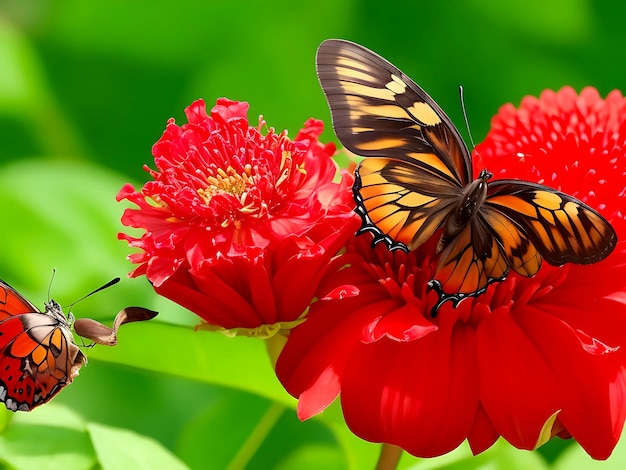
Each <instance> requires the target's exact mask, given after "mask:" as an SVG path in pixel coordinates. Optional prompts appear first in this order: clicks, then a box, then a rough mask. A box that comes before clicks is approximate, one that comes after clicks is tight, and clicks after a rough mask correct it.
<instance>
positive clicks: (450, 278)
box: [317, 39, 617, 315]
mask: <svg viewBox="0 0 626 470" xmlns="http://www.w3.org/2000/svg"><path fill="white" fill-rule="evenodd" d="M317 75H318V77H319V81H320V83H321V85H322V89H323V90H324V94H325V95H326V99H327V100H328V104H329V106H330V109H331V113H332V118H333V127H334V129H335V133H336V134H337V137H338V138H339V140H340V141H341V143H342V144H343V145H344V146H345V147H346V148H347V149H348V150H350V151H351V152H353V153H355V154H357V155H360V156H363V157H368V158H365V159H364V160H363V161H362V162H361V163H360V164H359V166H358V167H357V169H356V171H355V183H354V187H353V191H354V197H355V200H356V204H357V209H356V211H357V213H358V214H360V216H361V218H362V219H363V224H362V227H361V229H360V230H359V233H363V232H371V233H373V235H374V242H373V243H374V244H376V243H379V242H381V241H382V242H384V243H386V244H387V246H388V247H389V248H390V249H391V250H394V249H402V250H404V251H408V250H414V249H416V248H417V247H419V246H420V245H422V244H423V243H424V242H425V241H426V240H428V239H429V238H431V237H432V236H433V235H434V234H435V232H437V231H438V230H442V232H441V237H440V238H439V242H438V245H437V253H439V255H440V257H439V262H438V266H437V268H436V274H435V276H434V279H433V280H432V281H430V283H429V285H430V287H432V288H433V289H435V290H436V292H437V293H438V295H439V300H438V302H437V304H436V305H435V307H434V308H433V315H435V314H436V313H437V310H438V309H439V307H441V305H442V304H443V303H444V302H445V301H447V300H451V301H452V302H453V305H454V306H456V305H457V304H458V303H459V302H460V301H461V300H463V299H464V298H467V297H470V296H478V295H480V294H482V293H483V292H485V290H486V289H487V286H488V285H489V284H490V283H492V282H498V281H502V280H504V279H505V278H506V276H507V274H508V272H509V270H510V269H513V271H515V272H516V273H518V274H521V275H522V276H533V275H534V274H536V273H537V271H539V268H540V267H541V260H542V258H543V259H545V260H546V261H547V262H548V263H550V264H553V265H555V266H560V265H563V264H565V263H568V262H571V263H578V264H591V263H595V262H597V261H600V260H602V259H604V258H606V257H607V256H608V255H609V254H610V253H611V251H612V250H613V248H614V247H615V244H616V242H617V236H616V234H615V231H614V230H613V228H612V227H611V225H610V224H609V223H608V222H607V221H606V220H605V219H604V218H603V217H602V216H601V215H600V214H599V213H598V212H596V211H595V210H594V209H592V208H591V207H589V206H587V205H586V204H584V203H583V202H581V201H579V200H578V199H576V198H574V197H572V196H568V195H567V194H564V193H562V192H559V191H556V190H554V189H552V188H549V187H547V186H543V185H541V184H536V183H530V182H527V181H518V180H513V179H507V180H496V181H490V178H491V177H492V174H491V173H489V172H488V171H486V170H482V172H481V173H480V175H479V176H478V178H476V179H475V180H473V178H472V170H473V168H472V158H471V155H470V152H469V151H468V149H467V147H466V146H465V144H464V142H463V140H462V139H461V136H460V134H459V132H458V130H457V129H456V128H455V127H454V125H453V124H452V122H451V121H450V119H449V118H448V116H446V114H445V113H444V112H443V110H442V109H441V108H440V107H439V106H438V105H437V103H435V101H433V99H432V98H431V97H430V96H428V94H426V92H425V91H424V90H422V89H421V88H420V87H419V86H418V85H417V84H416V83H415V82H414V81H413V80H411V79H410V78H409V77H408V76H406V75H405V74H404V73H402V72H401V71H400V70H399V69H398V68H396V67H394V66H393V65H392V64H390V63H389V62H388V61H386V60H385V59H383V58H382V57H380V56H379V55H377V54H375V53H374V52H372V51H370V50H368V49H366V48H364V47H362V46H359V45H358V44H354V43H351V42H347V41H341V40H334V39H333V40H327V41H324V42H323V43H322V44H321V45H320V47H319V49H318V51H317Z"/></svg>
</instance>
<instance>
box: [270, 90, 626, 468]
mask: <svg viewBox="0 0 626 470" xmlns="http://www.w3.org/2000/svg"><path fill="white" fill-rule="evenodd" d="M475 153H476V154H477V155H480V157H481V159H482V164H484V165H485V166H487V167H488V169H489V170H490V171H492V172H493V173H494V174H495V175H496V176H495V178H498V177H502V176H503V175H504V173H505V170H504V169H506V177H508V178H519V179H524V180H529V181H543V182H544V183H545V184H548V185H551V186H553V187H555V188H558V189H561V190H562V191H564V192H567V193H569V194H573V195H575V196H577V197H578V198H580V199H582V200H583V201H585V202H587V203H588V204H590V205H591V206H593V207H596V208H598V209H599V210H600V211H601V212H602V213H603V215H604V216H605V217H606V218H607V219H608V220H609V221H610V222H611V223H612V224H613V225H614V227H615V229H616V230H617V232H618V237H619V238H620V239H622V240H623V239H625V238H626V226H625V225H624V218H623V214H622V212H621V210H622V209H621V208H622V207H623V206H624V203H625V202H626V201H625V199H624V198H625V190H624V188H625V187H626V100H625V99H624V98H623V97H622V96H621V94H619V93H618V92H613V93H611V94H610V95H609V96H608V97H607V99H606V100H602V99H601V98H600V97H599V96H598V93H597V92H596V91H595V90H593V89H585V90H583V92H582V93H581V94H580V95H577V94H576V93H575V92H574V91H573V90H572V89H571V88H564V89H563V90H561V91H559V92H558V93H554V92H545V93H543V94H542V96H541V97H540V98H539V99H538V100H537V99H535V98H526V99H524V101H523V102H522V105H521V107H520V109H515V108H514V107H513V106H511V105H506V106H504V107H503V108H502V109H501V110H500V113H499V114H498V116H496V117H495V119H494V121H493V130H492V131H491V132H490V133H489V135H488V136H487V138H486V140H485V142H483V143H482V144H481V145H480V146H479V147H478V148H477V149H476V152H475ZM475 159H476V160H477V159H478V158H475ZM477 163H478V162H477ZM476 167H477V168H475V170H476V172H478V171H479V170H480V164H477V165H476ZM500 169H502V170H500ZM370 240H371V238H370V237H369V236H367V237H365V236H364V237H358V238H356V239H354V240H352V241H351V242H350V243H349V244H348V248H347V251H346V253H345V254H343V255H341V256H339V257H337V258H336V259H335V260H334V261H333V265H332V269H330V270H329V271H328V273H327V275H326V276H325V278H324V281H323V282H322V283H321V284H320V287H319V290H318V296H319V297H320V299H321V300H320V301H318V302H316V303H314V304H313V305H312V306H311V309H310V311H309V315H308V317H307V320H306V321H305V322H304V323H302V324H301V325H299V326H298V327H297V328H295V329H294V330H293V331H292V332H291V335H290V337H289V340H288V341H287V344H286V346H285V348H284V349H283V351H282V353H281V356H280V357H279V360H278V363H277V366H276V372H277V374H278V377H279V378H280V380H281V382H282V383H283V384H284V386H285V387H286V389H287V390H288V391H289V392H290V393H291V394H292V395H294V396H296V397H298V398H299V404H298V415H299V416H300V418H302V419H306V418H309V417H310V416H312V415H314V414H316V413H319V412H320V411H322V410H323V409H324V408H325V407H326V406H328V404H330V403H331V402H332V401H333V400H334V399H335V397H336V396H337V395H338V394H341V405H342V408H343V412H344V416H345V419H346V422H347V424H348V426H349V427H350V428H351V429H352V431H353V432H354V433H355V434H357V435H358V436H360V437H362V438H364V439H367V440H370V441H374V442H386V443H390V444H396V445H398V446H400V447H402V448H404V449H405V450H407V451H408V452H410V453H412V454H414V455H417V456H423V457H428V456H436V455H440V454H443V453H446V452H448V451H451V450H452V449H454V448H455V447H457V446H458V445H459V444H460V443H461V442H462V441H463V440H465V439H467V440H468V441H469V444H470V446H471V448H472V450H473V451H474V452H475V453H479V452H482V451H484V450H485V449H487V448H489V447H490V446H491V445H492V444H493V443H494V442H495V440H496V439H497V438H498V436H502V437H504V438H505V439H506V440H507V441H509V442H510V443H511V444H513V445H514V446H516V447H518V448H521V449H534V448H536V447H537V446H538V445H541V444H542V443H544V442H545V441H546V440H547V439H549V438H550V437H553V436H555V435H558V436H560V437H574V438H575V439H576V440H577V441H578V442H579V443H580V444H581V446H582V447H583V448H584V449H585V450H586V451H587V452H588V453H589V454H590V455H591V456H592V457H594V458H597V459H605V458H607V457H608V456H609V455H610V453H611V451H612V450H613V448H614V446H615V445H616V443H617V441H618V439H619V436H620V433H621V431H622V428H623V425H624V419H625V418H626V348H625V347H624V346H625V345H626V243H625V242H624V241H621V242H619V244H618V246H617V248H616V249H615V251H614V252H613V253H612V254H611V255H610V256H609V257H608V258H607V259H606V260H604V261H602V262H600V263H597V264H593V265H588V266H580V265H571V264H570V265H566V266H564V267H561V268H557V267H553V266H549V265H547V264H545V263H544V266H543V267H542V269H541V270H540V272H539V273H538V274H537V275H536V276H535V277H533V278H524V277H521V276H519V275H516V274H515V273H513V272H512V273H510V274H509V276H508V278H507V279H506V280H505V281H504V282H500V283H496V284H493V285H491V286H490V287H489V288H488V290H487V292H486V293H485V294H483V295H481V296H479V297H477V298H473V299H468V300H466V301H464V302H462V303H461V304H460V305H459V306H458V307H457V308H456V309H453V308H452V307H451V305H450V303H446V304H444V306H443V307H442V308H441V309H440V310H439V313H438V315H437V316H436V317H435V318H431V315H430V309H431V307H432V305H433V304H434V303H435V301H436V295H435V294H434V293H433V292H429V291H428V289H427V287H426V282H427V281H428V280H430V279H432V277H433V274H434V268H435V266H436V262H435V260H434V259H433V256H434V252H435V247H434V245H433V241H434V240H431V242H429V244H426V245H424V246H422V247H420V248H419V249H418V250H416V251H415V252H411V253H409V254H404V253H401V252H400V253H399V252H393V253H390V252H389V251H388V250H387V249H386V247H384V246H381V245H382V244H380V245H379V246H377V247H376V248H375V249H373V250H372V249H371V248H369V242H370Z"/></svg>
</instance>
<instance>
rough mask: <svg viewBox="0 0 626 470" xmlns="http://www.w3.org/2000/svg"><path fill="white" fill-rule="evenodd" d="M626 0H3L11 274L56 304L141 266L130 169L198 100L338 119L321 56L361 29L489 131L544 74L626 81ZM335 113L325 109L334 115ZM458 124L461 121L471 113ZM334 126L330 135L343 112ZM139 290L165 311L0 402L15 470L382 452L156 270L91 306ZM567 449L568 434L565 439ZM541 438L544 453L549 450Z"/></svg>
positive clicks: (1, 457)
mask: <svg viewBox="0 0 626 470" xmlns="http://www.w3.org/2000/svg"><path fill="white" fill-rule="evenodd" d="M625 8H626V7H624V5H622V4H621V3H618V2H605V3H600V2H585V1H583V0H577V1H574V2H571V1H565V0H560V1H557V2H540V1H539V0H533V1H530V2H528V1H526V2H521V1H511V2H505V3H494V2H488V1H481V0H475V1H471V2H423V1H417V2H399V3H395V4H388V3H385V2H374V1H366V0H363V1H352V2H332V1H329V0H326V1H322V2H316V3H315V4H310V3H294V2H288V1H286V0H283V1H279V2H274V3H270V4H268V3H266V2H243V3H241V2H240V3H232V4H231V3H228V2H201V1H192V0H182V1H179V2H178V3H177V4H176V5H175V6H172V5H171V4H169V3H159V2H150V1H147V0H139V1H134V2H109V1H92V2H83V1H79V0H62V1H58V2H41V1H37V0H27V1H24V0H8V1H5V2H3V3H2V5H0V70H1V72H0V143H1V144H0V181H1V182H2V184H1V185H0V205H1V207H2V227H3V228H2V230H0V246H1V247H2V248H3V249H2V256H0V278H2V279H4V280H6V281H7V282H9V283H10V284H12V285H13V286H14V287H16V288H17V289H18V290H20V291H21V292H22V293H24V294H25V295H26V296H27V297H28V298H29V299H31V300H32V301H33V302H34V303H35V304H37V305H40V306H42V305H43V302H44V301H45V300H46V299H47V290H48V285H49V283H50V278H51V275H52V268H56V270H57V275H56V278H55V280H54V283H53V284H52V288H51V294H52V296H53V297H54V298H55V299H56V300H58V301H59V302H61V303H62V304H68V303H70V302H72V301H74V300H76V299H77V298H79V297H81V296H82V295H84V294H85V293H87V292H89V291H90V290H92V289H93V288H95V287H97V286H99V285H101V284H102V283H104V282H106V281H107V280H109V279H110V278H112V277H115V276H121V277H123V278H124V277H125V274H126V273H127V272H129V271H131V270H132V266H131V264H130V263H129V262H128V261H126V259H125V257H126V256H127V254H128V253H129V248H128V247H127V246H126V244H125V243H123V242H121V241H118V240H117V238H116V234H117V232H119V231H121V230H122V226H121V224H120V222H119V218H120V216H121V213H122V211H123V207H122V205H120V204H117V203H116V202H115V195H116V193H117V191H118V190H119V189H120V188H121V186H122V185H123V184H124V183H125V182H127V181H129V180H130V181H136V182H137V183H136V184H137V185H138V186H139V185H141V184H142V182H143V181H145V180H146V179H147V174H146V173H145V172H144V171H143V169H142V165H143V164H144V163H146V164H148V165H152V160H151V154H150V148H151V146H152V144H153V143H154V142H155V141H156V140H157V139H158V137H159V136H160V134H161V132H162V131H163V129H164V127H165V123H166V121H167V119H168V118H169V117H171V116H175V117H176V118H177V120H179V121H182V116H183V109H184V107H185V106H187V105H188V104H190V103H191V101H192V100H194V99H196V98H198V97H203V98H205V100H206V101H207V103H208V106H209V107H210V106H211V105H212V103H213V102H214V101H215V99H216V98H218V97H220V96H227V97H229V98H232V99H238V100H246V101H249V102H250V103H251V116H254V115H258V114H261V113H262V114H263V115H264V117H265V119H266V120H267V121H268V124H269V125H270V126H274V127H276V128H277V129H278V130H282V129H284V128H288V129H289V131H290V133H291V135H292V136H294V135H295V134H296V132H297V130H298V129H299V128H300V126H301V125H302V123H303V122H304V121H305V120H306V119H307V118H308V117H310V116H315V117H318V118H322V119H324V120H325V122H327V123H330V120H329V114H328V110H327V108H326V103H325V101H324V98H323V96H322V93H321V90H320V89H319V86H318V84H317V80H316V77H315V71H314V65H313V63H314V54H315V49H316V47H317V45H318V44H319V43H320V42H321V41H322V40H323V39H326V38H330V37H340V38H346V39H351V40H354V41H357V42H360V43H362V44H364V45H366V46H368V47H370V48H372V49H374V50H376V51H378V52H379V53H381V54H383V55H384V56H385V57H387V58H389V59H390V60H391V61H393V62H394V63H396V64H397V65H398V66H400V67H401V68H402V69H403V70H405V71H406V72H407V73H409V75H411V76H412V77H413V78H414V79H415V80H416V81H417V82H418V83H420V84H422V85H423V86H424V87H425V88H426V89H427V90H428V91H429V92H430V93H431V94H432V95H433V97H435V98H436V99H437V100H438V101H439V102H440V103H441V105H442V106H443V107H444V109H446V110H447V111H448V112H449V114H450V116H451V117H452V118H453V120H454V121H455V122H457V124H460V123H462V117H461V112H460V106H459V103H458V92H457V87H458V85H460V84H463V85H464V87H465V90H466V100H467V103H466V105H467V108H468V114H469V118H470V122H471V125H472V129H473V133H474V136H475V138H476V139H477V140H479V139H480V137H481V136H483V135H484V134H485V132H486V131H487V129H488V126H489V118H490V116H491V115H493V114H494V113H495V111H496V110H497V108H498V106H500V105H501V104H503V103H505V102H507V101H512V102H514V103H517V102H519V100H520V99H521V98H522V96H524V95H526V94H535V95H536V94H538V93H540V92H541V90H543V89H545V88H560V87H561V86H564V85H573V86H574V87H575V88H577V89H580V88H582V87H583V86H585V85H593V86H596V87H597V88H598V89H599V90H600V92H601V93H602V94H606V93H607V92H608V91H609V90H611V89H613V88H620V89H622V90H626V60H625V59H626V57H625V55H626V52H625V51H626V49H625V48H624V47H623V45H624V44H625V39H626V37H625V36H626V31H625V30H624V28H623V24H622V22H623V18H624V12H625ZM327 125H328V126H329V124H327ZM460 127H462V126H460ZM325 137H326V139H327V140H331V139H333V135H332V131H331V130H330V128H329V127H328V128H327V131H326V134H325ZM128 305H141V306H144V307H147V308H151V309H154V310H158V311H159V312H160V314H159V316H158V317H157V319H155V320H153V321H151V322H149V323H146V324H131V325H125V326H124V327H122V329H121V331H120V333H119V345H118V346H116V347H114V348H107V347H104V346H96V347H94V348H93V349H91V350H86V353H87V355H88V357H89V364H88V365H87V366H86V367H84V368H83V369H82V370H81V375H80V376H79V377H78V378H77V379H76V380H75V383H74V384H72V385H71V386H69V387H68V388H67V389H66V390H63V391H62V392H61V393H60V394H59V396H58V397H57V398H55V399H54V400H53V401H52V402H51V403H50V404H47V405H45V406H42V407H41V408H39V409H37V410H35V411H33V412H31V413H17V414H12V413H10V412H8V411H7V412H4V410H0V416H1V417H2V418H1V421H0V422H2V423H3V424H2V426H1V427H2V429H3V431H2V432H1V433H0V464H2V465H4V466H5V467H6V468H16V469H28V468H38V469H40V468H69V469H83V468H84V469H92V468H103V469H108V468H115V469H120V468H121V469H124V468H133V469H134V468H150V469H158V468H164V469H165V468H167V469H173V468H191V469H205V468H231V469H236V468H277V469H287V468H337V469H339V468H373V465H374V462H375V461H376V458H377V454H378V446H376V445H373V444H369V443H366V442H363V441H361V440H359V439H358V438H356V437H355V436H353V435H352V434H351V433H350V432H349V430H347V429H346V427H345V425H344V424H343V422H342V419H341V415H340V410H339V409H338V407H337V406H336V405H335V406H333V407H331V408H330V409H329V410H327V411H326V412H325V413H324V414H323V415H322V416H321V417H319V418H316V419H313V420H311V421H310V422H306V423H300V422H299V421H298V420H297V418H296V415H295V400H294V399H293V398H291V397H289V396H288V395H287V393H286V392H285V391H284V390H283V389H282V388H281V386H280V384H279V383H278V382H277V380H276V378H275V376H274V374H273V371H272V368H271V365H270V363H269V360H268V358H267V354H266V352H265V348H264V345H263V343H262V342H260V341H257V340H250V339H241V338H237V339H228V338H225V337H223V336H220V335H218V334H215V333H207V332H204V331H199V332H194V330H193V328H192V327H193V325H194V324H195V323H196V322H197V320H196V318H195V317H194V316H193V315H192V314H191V313H189V312H186V311H185V310H183V309H182V308H180V307H178V306H176V305H174V304H172V303H171V302H168V301H167V300H165V299H162V298H159V297H158V296H156V295H155V294H154V293H153V291H152V289H151V287H150V286H149V284H148V283H147V281H146V280H145V279H143V278H139V279H124V280H123V281H122V282H121V283H120V284H119V285H118V286H115V287H113V288H111V289H110V290H108V291H105V292H103V293H99V294H97V295H95V296H93V297H90V298H88V299H86V300H84V301H83V302H81V303H79V304H78V305H77V306H76V307H75V308H74V309H73V313H74V314H75V315H76V316H77V317H81V316H84V317H90V318H95V319H98V320H99V321H103V322H109V323H110V322H111V321H112V319H113V317H114V316H115V314H116V313H117V312H118V311H119V310H120V309H121V308H123V307H126V306H128ZM622 448H623V446H622V447H620V448H618V449H617V450H616V451H615V455H614V457H612V458H611V459H609V461H608V462H606V463H602V462H590V461H589V459H588V457H586V454H584V452H582V451H581V450H580V448H579V447H578V446H576V445H572V446H565V447H563V446H561V447H555V446H554V445H552V443H550V444H549V445H548V446H546V449H547V450H542V451H540V452H535V453H528V452H521V451H516V450H515V449H512V448H511V447H510V446H509V445H508V444H506V443H498V444H497V445H496V446H494V448H493V449H491V450H490V451H488V452H487V453H485V454H483V455H481V456H479V457H477V458H473V457H471V453H470V452H469V450H468V448H467V447H465V446H463V447H461V448H460V449H458V450H457V451H455V452H453V453H451V454H449V455H447V456H444V457H442V458H438V459H431V460H425V461H417V460H416V459H413V458H411V457H407V456H405V457H403V459H402V461H401V464H400V466H401V468H416V469H426V468H455V469H456V468H486V467H489V468H503V469H504V468H507V469H508V468H544V467H547V466H548V463H547V462H548V461H549V462H553V463H552V465H554V466H556V467H557V468H574V467H576V466H577V465H578V466H581V465H582V466H585V467H586V468H592V467H591V464H594V465H596V466H598V467H599V468H618V466H619V468H621V465H620V463H621V464H623V462H624V459H625V458H626V457H624V455H625V454H624V450H623V449H622ZM555 449H556V450H555ZM544 455H545V456H546V458H544Z"/></svg>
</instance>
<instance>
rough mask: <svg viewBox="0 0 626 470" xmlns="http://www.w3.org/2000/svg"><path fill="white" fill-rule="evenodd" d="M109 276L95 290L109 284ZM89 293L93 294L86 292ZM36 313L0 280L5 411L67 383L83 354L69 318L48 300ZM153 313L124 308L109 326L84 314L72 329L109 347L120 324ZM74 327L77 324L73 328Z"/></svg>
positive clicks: (24, 407)
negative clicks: (75, 340) (43, 307)
mask: <svg viewBox="0 0 626 470" xmlns="http://www.w3.org/2000/svg"><path fill="white" fill-rule="evenodd" d="M117 281H119V278H116V279H114V280H113V281H111V282H110V283H108V284H106V285H105V286H103V287H101V288H100V289H97V290H96V291H94V292H97V291H98V290H101V289H103V288H105V287H107V286H109V285H111V284H114V283H115V282H117ZM92 293H93V292H92ZM45 307H46V308H45V311H43V312H41V311H39V309H38V308H37V307H35V306H34V305H33V304H32V303H31V302H29V301H28V300H27V299H25V298H24V297H23V296H22V295H21V294H20V293H19V292H17V291H16V290H15V289H14V288H12V287H11V286H10V285H8V284H7V283H6V282H4V281H1V280H0V402H3V403H4V404H5V405H6V407H7V409H9V410H11V411H30V410H32V409H33V408H35V407H37V406H39V405H41V404H43V403H46V402H47V401H48V400H50V399H51V398H52V397H54V396H55V395H56V394H57V393H59V392H60V391H61V390H62V389H63V387H65V386H66V385H69V384H70V383H72V380H73V379H74V377H76V376H77V375H78V371H79V370H80V368H81V367H82V366H83V365H84V364H86V363H87V357H86V356H85V354H83V352H82V351H81V350H80V348H79V347H78V346H77V345H76V344H75V343H74V337H73V335H72V331H71V323H72V321H73V319H72V318H71V314H70V318H69V319H68V317H66V316H65V314H64V313H63V310H62V308H61V306H60V305H59V304H58V303H57V302H55V301H54V300H50V301H48V302H46V304H45ZM156 314H157V313H156V312H153V311H152V310H148V309H144V308H141V307H127V308H126V309H124V310H122V311H121V312H120V313H119V314H118V315H117V317H116V319H115V322H114V327H113V329H111V328H109V327H107V326H105V325H102V324H101V323H98V322H96V321H95V320H91V319H88V318H84V319H80V320H76V322H75V323H74V328H75V331H76V332H77V333H78V334H79V335H80V336H83V337H86V338H88V339H91V340H93V341H94V342H96V343H99V344H107V345H111V346H112V345H114V344H115V342H116V341H115V333H116V332H117V328H118V327H119V325H121V324H122V323H128V322H130V321H143V320H149V319H151V318H154V317H155V316H156ZM79 327H80V328H79Z"/></svg>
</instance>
